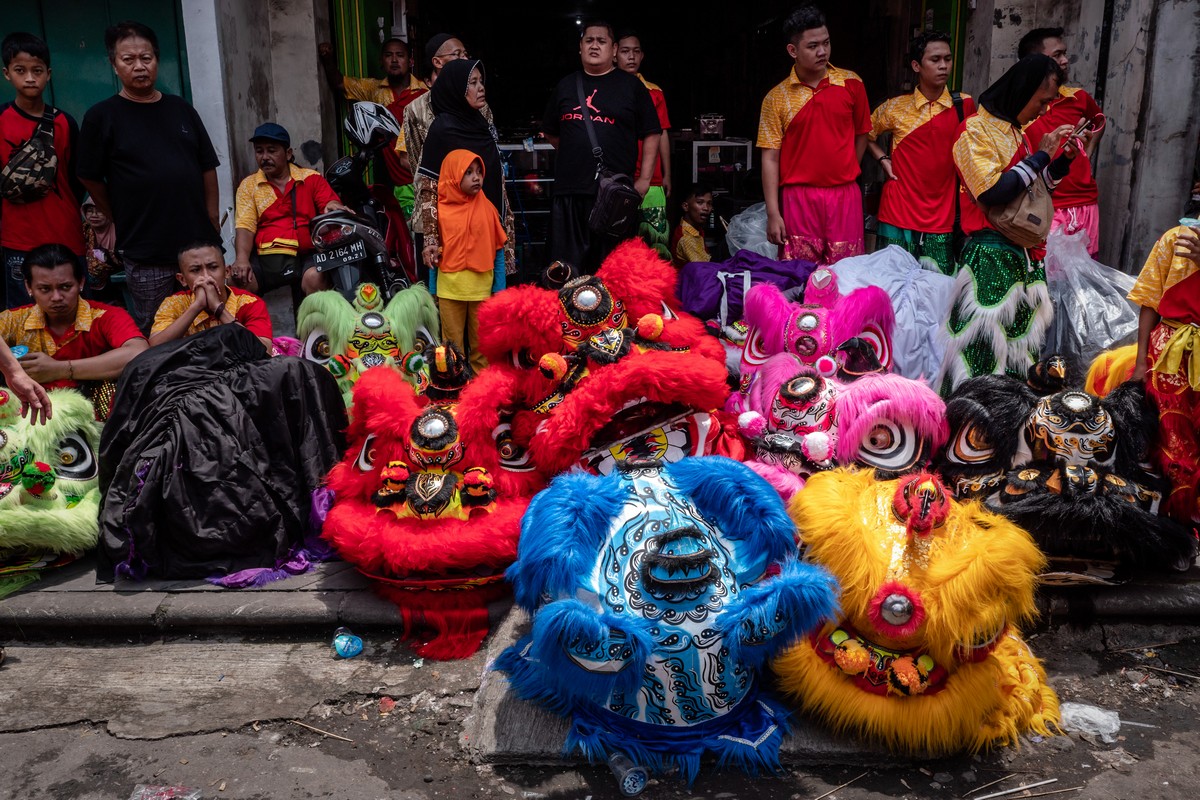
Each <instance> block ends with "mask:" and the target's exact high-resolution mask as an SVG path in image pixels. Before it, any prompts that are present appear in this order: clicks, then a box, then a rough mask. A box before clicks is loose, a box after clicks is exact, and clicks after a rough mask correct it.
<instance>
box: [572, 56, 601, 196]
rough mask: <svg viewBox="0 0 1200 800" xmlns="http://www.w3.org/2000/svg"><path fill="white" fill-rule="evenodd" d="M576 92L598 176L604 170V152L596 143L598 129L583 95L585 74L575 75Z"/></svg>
mask: <svg viewBox="0 0 1200 800" xmlns="http://www.w3.org/2000/svg"><path fill="white" fill-rule="evenodd" d="M575 92H576V93H577V94H578V95H579V114H580V115H581V116H582V117H583V126H584V127H585V128H587V134H588V141H589V142H591V144H592V156H593V157H595V159H596V174H597V175H599V174H600V173H601V171H603V169H604V150H602V149H601V148H600V143H599V142H598V141H596V128H595V126H594V125H593V124H592V115H591V113H590V112H588V107H587V96H586V95H584V93H583V73H582V72H576V73H575Z"/></svg>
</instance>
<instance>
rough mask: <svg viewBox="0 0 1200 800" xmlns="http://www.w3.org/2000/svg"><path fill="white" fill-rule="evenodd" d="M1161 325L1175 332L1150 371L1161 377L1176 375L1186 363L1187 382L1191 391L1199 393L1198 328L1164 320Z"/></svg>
mask: <svg viewBox="0 0 1200 800" xmlns="http://www.w3.org/2000/svg"><path fill="white" fill-rule="evenodd" d="M1162 324H1163V325H1166V326H1167V327H1168V328H1174V329H1175V332H1174V333H1172V334H1171V338H1170V339H1168V340H1167V344H1166V346H1165V347H1163V349H1162V352H1161V353H1159V355H1158V359H1157V360H1155V362H1154V366H1153V367H1151V369H1152V370H1153V371H1154V372H1158V373H1160V374H1163V375H1176V374H1178V373H1179V368H1180V367H1181V366H1183V365H1184V361H1185V359H1186V363H1187V370H1186V372H1187V381H1188V385H1189V386H1190V387H1192V390H1193V391H1200V326H1197V325H1193V324H1191V323H1181V322H1176V321H1175V320H1171V319H1164V320H1163V321H1162Z"/></svg>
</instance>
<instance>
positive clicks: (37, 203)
mask: <svg viewBox="0 0 1200 800" xmlns="http://www.w3.org/2000/svg"><path fill="white" fill-rule="evenodd" d="M0 52H2V53H3V58H4V77H5V79H6V80H7V81H8V82H9V83H10V84H12V87H13V90H14V91H15V92H16V97H15V98H14V99H13V101H12V102H11V103H5V104H4V105H3V106H0V167H3V166H4V165H5V164H7V163H8V161H9V159H10V158H12V157H13V155H14V154H16V152H17V151H18V150H20V149H21V147H22V146H23V145H24V144H25V143H26V142H28V141H29V140H30V139H32V138H33V136H34V133H35V132H36V131H38V129H39V127H40V125H41V123H42V121H43V117H47V118H48V126H47V129H46V130H45V131H44V132H43V133H41V134H40V135H41V138H42V140H43V142H48V141H49V140H52V141H53V149H54V155H55V156H57V157H58V167H57V170H56V171H55V174H54V184H53V186H51V187H50V190H49V191H48V192H46V193H45V194H44V195H43V196H42V197H38V198H36V199H26V200H25V201H24V202H14V201H13V200H11V199H9V198H8V197H7V196H6V197H5V198H4V200H3V201H2V202H0V248H3V256H2V260H0V268H3V269H4V280H3V282H2V283H0V290H3V291H4V292H5V294H6V295H7V300H6V302H5V305H4V307H5V308H16V307H17V306H21V305H25V304H26V303H30V302H32V298H30V297H29V295H28V294H27V293H26V291H25V280H24V278H23V277H22V275H21V264H22V262H24V260H25V256H26V255H27V253H28V252H29V251H30V250H32V249H33V248H34V247H36V246H38V245H39V244H42V243H44V242H62V243H63V244H64V245H66V246H67V247H68V248H69V249H70V250H71V252H72V253H74V254H75V256H76V257H78V258H80V259H82V258H83V252H84V242H83V225H82V224H81V222H80V218H79V202H80V199H81V198H82V197H83V194H82V187H81V186H79V185H78V183H77V181H76V180H75V162H74V158H75V142H76V140H77V139H78V138H79V126H78V125H76V124H75V120H73V119H72V118H71V117H70V115H68V114H67V113H66V112H64V111H61V110H60V109H57V108H54V107H53V106H50V105H47V104H46V102H45V100H44V98H43V95H44V93H45V91H46V85H47V84H48V83H49V82H50V48H48V47H47V46H46V43H45V42H43V41H42V40H41V39H39V38H38V37H36V36H34V35H33V34H31V33H10V34H9V35H8V36H5V37H4V42H3V43H2V44H0ZM5 188H7V187H5Z"/></svg>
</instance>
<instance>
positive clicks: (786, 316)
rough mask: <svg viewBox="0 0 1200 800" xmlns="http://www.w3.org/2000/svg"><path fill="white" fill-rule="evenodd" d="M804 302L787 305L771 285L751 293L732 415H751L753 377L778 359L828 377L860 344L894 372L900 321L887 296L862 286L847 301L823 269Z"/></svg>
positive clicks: (875, 288) (812, 277)
mask: <svg viewBox="0 0 1200 800" xmlns="http://www.w3.org/2000/svg"><path fill="white" fill-rule="evenodd" d="M804 301H805V302H804V303H803V304H799V303H790V302H788V300H787V298H786V297H784V296H783V292H781V291H780V290H779V289H778V288H777V287H776V286H774V285H772V284H760V285H758V286H755V287H754V288H752V289H751V290H750V291H749V292H747V294H746V305H745V314H744V317H745V321H746V324H747V325H748V326H749V328H750V330H749V333H748V334H747V336H746V345H745V347H744V348H743V350H742V362H741V391H740V392H739V393H738V394H737V395H735V396H734V397H733V398H731V399H730V410H731V411H737V412H741V411H745V410H747V406H746V403H745V398H746V396H747V394H748V391H749V387H750V385H751V384H752V383H753V381H754V376H755V374H756V373H757V372H758V371H759V369H761V368H762V365H763V364H764V363H766V361H767V359H769V358H770V357H771V356H773V355H776V354H778V353H791V354H792V355H794V356H796V358H798V359H799V360H800V361H801V362H802V363H804V364H808V365H810V366H813V367H816V368H817V369H818V370H819V371H820V373H821V374H822V375H826V376H830V375H834V374H836V373H837V372H838V371H839V369H841V368H842V367H843V362H844V360H845V357H844V354H843V353H839V350H840V349H841V348H842V346H843V345H845V344H846V343H847V342H849V341H851V340H853V339H859V340H861V341H862V342H864V343H865V344H866V345H867V346H868V347H869V349H870V350H871V351H872V354H873V356H874V358H875V359H876V360H877V361H878V362H879V365H880V366H881V368H882V369H883V370H885V371H886V370H889V369H891V364H892V329H893V328H894V327H895V324H896V317H895V314H894V312H893V311H892V301H891V299H890V298H889V297H888V294H887V292H885V291H884V290H883V289H881V288H879V287H878V286H864V287H862V288H860V289H855V290H854V291H853V292H850V293H849V294H847V295H843V294H841V293H840V292H839V291H838V286H837V276H836V275H835V274H834V273H833V272H832V271H831V270H829V269H828V268H821V269H818V270H817V271H815V272H814V273H813V274H812V275H810V276H809V278H808V285H807V287H806V288H805V290H804Z"/></svg>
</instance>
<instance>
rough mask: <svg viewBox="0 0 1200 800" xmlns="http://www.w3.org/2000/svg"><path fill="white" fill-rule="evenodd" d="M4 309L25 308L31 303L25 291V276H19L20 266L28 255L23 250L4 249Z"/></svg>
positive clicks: (31, 300)
mask: <svg viewBox="0 0 1200 800" xmlns="http://www.w3.org/2000/svg"><path fill="white" fill-rule="evenodd" d="M2 252H3V264H4V307H5V308H16V307H18V306H27V305H29V304H30V303H32V302H33V298H32V297H30V296H29V292H27V291H25V276H24V275H22V274H21V265H22V264H24V263H25V256H26V255H28V253H27V252H26V251H24V250H9V249H8V248H7V247H6V248H4V250H3V251H2Z"/></svg>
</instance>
